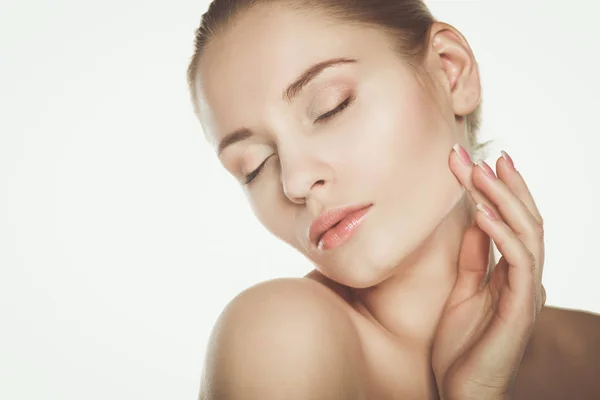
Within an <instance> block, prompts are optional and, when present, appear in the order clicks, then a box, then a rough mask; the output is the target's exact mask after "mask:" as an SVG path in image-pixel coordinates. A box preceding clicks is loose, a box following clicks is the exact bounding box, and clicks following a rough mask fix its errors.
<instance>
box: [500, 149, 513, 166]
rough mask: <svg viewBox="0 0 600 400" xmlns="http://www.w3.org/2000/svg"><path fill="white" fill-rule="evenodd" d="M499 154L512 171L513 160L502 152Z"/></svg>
mask: <svg viewBox="0 0 600 400" xmlns="http://www.w3.org/2000/svg"><path fill="white" fill-rule="evenodd" d="M500 153H502V158H504V159H505V160H506V162H507V163H508V165H509V166H510V167H511V168H512V169H515V163H514V162H513V159H512V158H510V156H509V155H508V154H507V153H506V152H505V151H504V150H501V151H500Z"/></svg>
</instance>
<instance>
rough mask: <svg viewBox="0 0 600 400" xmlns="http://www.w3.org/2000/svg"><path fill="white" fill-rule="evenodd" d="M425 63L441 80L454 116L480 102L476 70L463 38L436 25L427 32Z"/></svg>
mask: <svg viewBox="0 0 600 400" xmlns="http://www.w3.org/2000/svg"><path fill="white" fill-rule="evenodd" d="M428 52H429V54H428V61H429V64H430V68H433V71H432V72H433V73H434V76H436V77H440V79H441V81H442V82H441V83H442V84H443V87H444V90H445V91H446V94H447V95H448V96H449V99H450V101H451V103H452V108H453V109H454V114H455V115H457V116H465V115H468V114H470V113H471V112H473V111H474V110H475V109H476V108H477V106H478V105H479V103H480V102H481V81H480V77H479V67H478V65H477V61H475V57H474V56H473V52H472V51H471V47H470V46H469V44H468V43H467V40H466V39H465V38H464V36H463V35H462V34H461V33H460V32H458V31H457V30H456V29H455V28H453V27H452V26H450V25H448V24H445V23H442V22H435V23H434V24H433V26H432V27H431V30H430V41H429V49H428Z"/></svg>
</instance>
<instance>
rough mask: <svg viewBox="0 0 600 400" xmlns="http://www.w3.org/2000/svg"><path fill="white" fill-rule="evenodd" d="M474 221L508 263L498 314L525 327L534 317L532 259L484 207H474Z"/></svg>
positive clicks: (513, 236)
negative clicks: (475, 208) (475, 211)
mask: <svg viewBox="0 0 600 400" xmlns="http://www.w3.org/2000/svg"><path fill="white" fill-rule="evenodd" d="M488 215H489V216H488ZM476 220H477V224H478V225H479V226H480V227H481V229H482V230H483V231H484V232H486V233H487V234H488V235H489V236H490V238H492V240H493V241H494V243H496V247H497V248H498V250H499V251H500V253H502V258H503V259H504V260H505V261H506V262H507V263H508V271H507V285H506V287H507V289H508V290H505V291H503V292H502V294H501V300H500V301H501V302H502V305H501V306H500V307H499V309H498V312H501V313H507V314H506V315H504V317H505V318H506V319H507V320H509V321H520V322H521V323H523V324H525V325H524V326H526V327H528V326H529V324H531V323H533V318H534V317H535V314H534V310H535V306H536V305H535V296H534V294H535V285H534V284H535V282H534V275H533V268H534V266H535V258H534V256H533V254H532V253H531V251H530V250H529V249H528V248H527V247H526V246H525V244H523V242H522V241H521V240H520V239H519V238H518V237H517V235H516V234H515V232H514V231H513V230H512V229H511V228H510V227H509V226H508V225H507V224H506V223H505V222H504V221H502V220H501V219H499V218H498V217H497V216H495V215H493V214H491V213H490V211H489V209H488V210H485V206H482V205H479V204H478V211H477V216H476Z"/></svg>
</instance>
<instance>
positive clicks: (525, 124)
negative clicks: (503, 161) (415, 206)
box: [0, 0, 600, 400]
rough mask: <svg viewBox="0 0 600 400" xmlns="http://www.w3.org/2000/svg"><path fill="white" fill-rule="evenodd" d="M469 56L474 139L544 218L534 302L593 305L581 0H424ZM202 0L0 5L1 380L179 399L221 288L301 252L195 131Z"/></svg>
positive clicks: (590, 44)
mask: <svg viewBox="0 0 600 400" xmlns="http://www.w3.org/2000/svg"><path fill="white" fill-rule="evenodd" d="M429 5H430V7H431V10H432V11H433V13H434V15H435V16H436V17H437V18H438V19H440V20H443V21H446V22H448V23H450V24H452V25H454V26H455V27H456V28H458V29H459V30H460V31H461V32H463V33H464V34H465V36H466V37H467V39H468V40H469V43H470V44H471V46H472V48H473V50H474V52H475V55H476V58H477V59H478V61H479V64H480V70H481V74H482V81H483V88H484V110H483V111H484V123H483V127H482V130H483V139H494V140H495V144H494V146H493V147H492V149H491V152H490V158H489V159H488V161H490V162H494V161H495V157H497V156H499V151H500V150H501V149H506V150H507V151H508V152H509V153H510V154H511V155H512V156H513V158H514V160H515V163H516V166H517V168H518V169H519V170H520V171H521V172H522V174H523V175H524V177H525V178H526V180H527V182H528V183H529V185H530V188H531V190H532V192H533V194H534V197H535V198H536V200H537V202H538V205H539V208H540V209H541V211H542V214H543V216H544V217H545V221H546V235H547V236H546V252H547V253H546V254H547V258H546V265H545V276H544V279H543V282H544V284H545V287H546V289H547V291H548V304H550V305H558V306H562V307H569V308H580V309H586V310H591V311H594V312H600V294H598V290H597V289H598V278H599V277H600V275H599V273H598V269H599V267H600V263H599V262H598V261H597V249H598V242H599V239H600V235H599V234H598V225H600V213H599V212H598V208H597V207H598V204H600V179H599V178H598V175H599V173H600V168H598V164H597V161H596V157H597V156H598V154H599V150H598V145H599V144H600V141H599V139H598V136H599V134H600V129H599V128H598V115H599V113H600V100H599V99H600V97H599V96H600V77H599V75H600V44H599V39H600V27H599V24H598V23H597V18H598V15H599V12H600V6H599V3H598V2H596V1H593V0H587V1H585V0H580V1H573V2H568V3H566V2H564V1H543V2H542V1H513V2H510V1H443V2H442V1H432V2H429ZM207 6H208V2H207V1H190V0H187V1H178V2H168V3H167V2H164V1H148V0H146V1H141V0H138V1H134V0H129V1H124V0H119V1H116V0H106V1H101V2H90V1H74V0H60V1H54V2H47V1H41V0H29V1H27V0H21V1H18V2H17V1H11V2H9V1H5V2H2V3H1V4H0V273H1V275H0V321H1V322H0V323H1V325H0V398H2V399H7V400H21V399H44V400H46V399H60V400H80V399H87V400H93V399H145V400H150V399H196V397H197V394H198V387H199V377H200V371H201V367H202V360H203V357H204V353H205V346H206V342H207V339H208V335H209V333H210V330H211V328H212V325H213V323H214V322H215V320H216V318H217V316H218V314H219V312H220V311H221V310H222V308H223V307H224V306H225V304H226V303H227V302H228V301H229V300H230V299H231V298H232V297H233V296H235V295H236V294H237V293H239V292H240V291H241V290H243V289H244V288H247V287H248V286H250V285H252V284H254V283H257V282H259V281H262V280H265V279H271V278H275V277H283V276H302V275H303V274H305V273H306V272H308V271H309V270H310V269H311V265H310V264H309V263H308V261H306V260H304V259H303V258H302V256H300V255H299V254H296V252H295V251H294V250H292V249H291V248H288V247H287V245H284V244H282V243H280V242H278V241H277V240H276V239H275V238H272V237H271V236H270V235H269V234H268V233H267V232H266V231H265V230H264V228H262V227H261V226H260V225H259V224H258V222H257V220H256V219H255V217H254V216H253V215H252V214H251V211H250V208H249V207H248V205H247V204H246V201H245V198H244V197H243V193H242V191H241V190H240V188H239V187H238V185H237V183H236V182H235V181H234V180H233V178H230V177H229V175H227V174H226V173H225V171H224V170H223V169H222V168H221V167H220V165H219V164H218V162H217V159H216V157H215V156H214V154H213V152H212V150H211V149H210V148H209V147H208V144H207V143H206V142H205V140H204V138H203V134H202V132H201V129H200V124H199V123H198V121H196V120H195V117H194V115H193V111H192V108H191V103H190V101H189V98H188V92H187V90H188V89H187V87H186V80H185V72H186V67H187V64H188V60H189V58H190V57H191V55H192V46H193V39H194V30H195V29H196V27H197V25H198V23H199V21H200V16H201V14H202V13H203V12H204V11H205V10H206V9H207Z"/></svg>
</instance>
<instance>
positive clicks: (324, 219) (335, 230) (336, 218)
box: [308, 204, 372, 250]
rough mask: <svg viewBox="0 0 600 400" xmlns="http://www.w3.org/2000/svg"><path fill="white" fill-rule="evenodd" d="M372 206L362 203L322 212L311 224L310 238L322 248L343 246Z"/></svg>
mask: <svg viewBox="0 0 600 400" xmlns="http://www.w3.org/2000/svg"><path fill="white" fill-rule="evenodd" d="M371 206H372V204H368V205H364V204H361V205H356V206H350V207H344V208H337V209H333V210H330V211H327V212H324V213H322V214H321V215H320V216H319V218H317V219H316V220H314V221H313V223H312V224H311V225H310V229H309V231H308V237H309V240H310V241H311V243H313V244H314V245H315V246H317V248H319V249H321V250H328V249H332V248H335V247H339V246H341V245H342V244H343V243H344V242H345V241H346V240H348V239H349V238H350V236H351V235H352V233H354V230H355V229H356V228H357V227H358V225H359V224H360V222H361V221H362V219H363V217H364V216H365V214H366V213H367V212H368V211H369V210H370V208H371ZM336 224H337V225H336Z"/></svg>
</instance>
